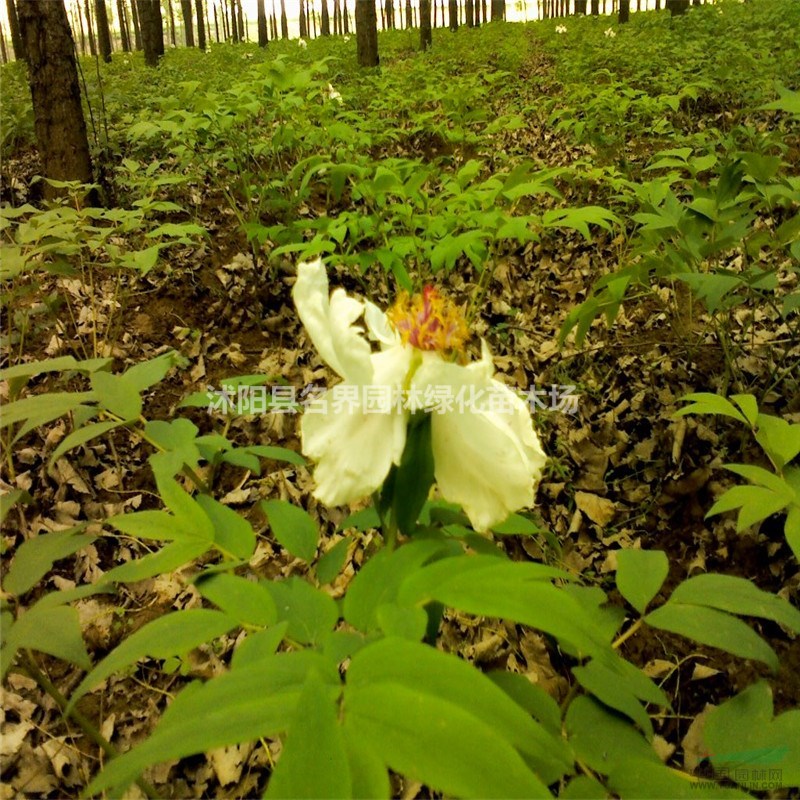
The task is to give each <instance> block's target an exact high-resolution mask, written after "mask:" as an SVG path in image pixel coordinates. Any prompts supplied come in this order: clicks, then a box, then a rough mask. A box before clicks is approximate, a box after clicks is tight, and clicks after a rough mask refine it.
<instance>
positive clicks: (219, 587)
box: [196, 572, 278, 627]
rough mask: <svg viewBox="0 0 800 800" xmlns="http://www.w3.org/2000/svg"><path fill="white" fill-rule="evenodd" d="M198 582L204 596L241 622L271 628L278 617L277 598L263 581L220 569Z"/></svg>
mask: <svg viewBox="0 0 800 800" xmlns="http://www.w3.org/2000/svg"><path fill="white" fill-rule="evenodd" d="M196 585H197V588H198V589H199V590H200V594H202V595H203V597H205V598H206V599H207V600H210V601H211V602H212V603H213V604H214V605H215V606H217V607H218V608H220V609H221V610H222V611H224V612H225V613H226V614H228V616H230V617H232V618H233V619H235V620H236V621H237V622H238V623H239V624H240V625H257V626H260V627H269V626H270V625H274V624H275V621H276V620H277V618H278V612H277V610H276V608H275V601H274V600H273V599H272V595H271V594H270V593H269V591H268V590H267V589H266V588H265V587H264V586H263V585H262V584H259V583H255V582H254V581H249V580H247V579H246V578H241V577H239V576H238V575H231V574H230V573H227V572H219V573H216V574H212V575H210V576H203V577H201V578H200V579H199V580H198V581H197V584H196Z"/></svg>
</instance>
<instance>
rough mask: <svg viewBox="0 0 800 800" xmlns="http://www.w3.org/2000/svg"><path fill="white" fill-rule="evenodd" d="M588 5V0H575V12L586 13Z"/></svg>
mask: <svg viewBox="0 0 800 800" xmlns="http://www.w3.org/2000/svg"><path fill="white" fill-rule="evenodd" d="M586 6H587V3H586V0H575V13H576V14H585V13H586Z"/></svg>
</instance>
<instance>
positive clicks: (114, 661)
mask: <svg viewBox="0 0 800 800" xmlns="http://www.w3.org/2000/svg"><path fill="white" fill-rule="evenodd" d="M237 626H238V622H237V620H235V619H234V618H233V617H230V616H229V615H227V614H223V613H222V612H221V611H213V610H211V609H208V608H190V609H189V610H187V611H174V612H172V613H170V614H165V615H164V616H163V617H158V618H157V619H154V620H153V621H152V622H148V623H147V624H146V625H144V626H143V627H141V628H139V630H138V631H136V632H135V633H132V634H131V635H130V636H128V638H127V639H125V640H124V641H123V642H122V643H121V644H120V645H118V646H117V647H116V648H115V649H114V650H112V651H111V652H110V653H109V654H108V655H107V656H106V657H105V658H104V659H103V660H102V661H101V662H100V663H99V664H98V665H97V666H96V667H95V668H94V669H93V670H92V671H91V672H90V673H89V674H88V675H87V676H86V677H85V678H84V679H83V680H82V681H81V682H80V684H78V687H77V688H76V689H75V691H74V692H73V693H72V697H70V701H69V706H68V708H72V707H74V705H75V703H76V702H77V701H78V700H79V699H80V698H81V697H83V695H85V694H86V692H88V691H89V690H90V689H92V688H93V687H95V686H97V685H98V684H99V683H102V682H103V681H104V680H105V679H106V678H108V677H109V676H111V675H113V674H114V673H115V672H119V671H120V670H123V669H125V668H126V667H129V666H131V665H132V664H135V663H136V662H137V661H139V659H141V658H168V657H169V656H181V655H185V654H186V653H188V652H189V651H190V650H193V649H194V648H195V647H198V646H200V645H201V644H205V643H206V642H210V641H212V640H213V639H216V638H217V637H218V636H222V635H223V634H225V633H227V632H228V631H230V630H233V629H234V628H236V627H237Z"/></svg>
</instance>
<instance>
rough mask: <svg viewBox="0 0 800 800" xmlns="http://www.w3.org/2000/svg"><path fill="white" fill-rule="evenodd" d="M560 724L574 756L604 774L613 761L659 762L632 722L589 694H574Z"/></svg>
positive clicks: (654, 752) (614, 762) (606, 773)
mask: <svg viewBox="0 0 800 800" xmlns="http://www.w3.org/2000/svg"><path fill="white" fill-rule="evenodd" d="M564 725H565V727H566V730H567V735H568V737H569V743H570V744H571V745H572V747H573V748H574V750H575V754H576V755H577V756H578V758H580V759H581V760H582V761H585V762H586V764H587V765H588V766H590V767H591V768H592V769H594V770H597V771H598V772H600V773H602V774H604V775H608V773H609V771H610V769H611V768H612V767H613V765H614V764H617V763H619V762H625V761H627V760H630V759H642V760H645V761H652V762H653V763H656V764H658V763H660V762H659V759H658V756H657V755H656V751H655V750H653V748H652V747H651V746H650V744H649V743H648V742H647V739H645V738H644V736H642V734H641V733H639V731H637V730H636V728H634V727H633V725H631V724H630V723H629V722H627V721H626V720H625V719H623V718H622V717H619V716H617V715H616V714H614V713H613V712H611V711H608V710H607V709H606V708H605V707H604V706H602V705H601V704H600V703H598V702H597V701H596V700H593V699H591V698H589V697H586V696H580V697H576V698H575V699H574V700H573V701H572V702H571V703H570V704H569V708H568V709H567V715H566V717H565V719H564Z"/></svg>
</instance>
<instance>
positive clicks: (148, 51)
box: [136, 0, 164, 67]
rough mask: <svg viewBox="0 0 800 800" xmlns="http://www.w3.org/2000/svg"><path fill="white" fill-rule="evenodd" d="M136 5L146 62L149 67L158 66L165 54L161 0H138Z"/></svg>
mask: <svg viewBox="0 0 800 800" xmlns="http://www.w3.org/2000/svg"><path fill="white" fill-rule="evenodd" d="M136 7H137V9H138V11H139V24H140V25H141V28H142V46H143V49H144V63H145V64H147V66H148V67H156V66H158V62H159V59H160V58H162V56H163V55H164V21H163V20H162V18H161V3H160V2H159V0H136Z"/></svg>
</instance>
